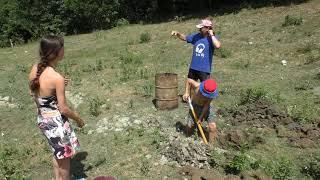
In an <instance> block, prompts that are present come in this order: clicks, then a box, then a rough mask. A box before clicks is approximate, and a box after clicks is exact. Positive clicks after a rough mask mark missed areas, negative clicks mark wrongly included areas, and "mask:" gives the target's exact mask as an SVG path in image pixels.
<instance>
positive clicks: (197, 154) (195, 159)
mask: <svg viewBox="0 0 320 180" xmlns="http://www.w3.org/2000/svg"><path fill="white" fill-rule="evenodd" d="M162 155H163V156H164V157H165V158H166V159H167V161H168V162H169V163H170V164H176V165H178V166H188V165H189V166H193V167H197V168H206V169H209V168H210V164H209V160H210V149H209V146H207V145H205V144H203V143H202V141H201V140H199V141H198V140H197V141H195V140H193V139H191V138H179V136H176V137H170V138H169V142H168V144H167V146H166V148H165V149H164V150H163V152H162Z"/></svg>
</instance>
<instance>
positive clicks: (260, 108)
mask: <svg viewBox="0 0 320 180" xmlns="http://www.w3.org/2000/svg"><path fill="white" fill-rule="evenodd" d="M218 114H220V115H222V116H225V117H227V122H228V123H230V124H231V125H232V127H231V128H230V129H227V130H224V131H222V132H220V135H219V139H218V140H219V142H220V144H222V145H230V144H231V145H234V146H236V147H242V146H243V145H250V146H252V145H255V144H257V143H264V140H263V137H262V134H264V133H266V132H268V133H276V134H277V136H278V137H279V138H287V140H288V143H289V144H290V145H291V146H294V147H300V148H309V147H314V146H315V144H316V141H318V139H319V137H320V128H319V127H320V125H319V124H316V123H314V124H300V123H297V122H295V121H294V119H293V118H292V117H290V116H289V115H288V114H286V113H284V112H282V111H280V110H279V108H278V107H277V106H275V105H274V104H271V103H269V102H265V101H257V102H255V103H252V104H246V105H242V106H239V107H238V108H236V109H220V110H218ZM248 129H251V130H252V129H255V130H254V131H251V132H250V131H249V130H248Z"/></svg>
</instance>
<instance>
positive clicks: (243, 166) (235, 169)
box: [226, 153, 257, 174]
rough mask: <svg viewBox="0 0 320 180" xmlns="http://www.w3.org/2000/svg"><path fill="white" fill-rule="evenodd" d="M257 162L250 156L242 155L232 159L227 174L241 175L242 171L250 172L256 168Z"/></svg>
mask: <svg viewBox="0 0 320 180" xmlns="http://www.w3.org/2000/svg"><path fill="white" fill-rule="evenodd" d="M256 166H257V165H256V161H254V160H253V159H252V158H251V157H250V156H249V155H247V154H245V153H240V154H238V155H236V156H234V158H233V159H232V161H231V162H230V163H229V164H228V165H227V167H226V172H227V173H231V174H239V173H240V172H242V171H245V170H250V169H252V167H254V168H256Z"/></svg>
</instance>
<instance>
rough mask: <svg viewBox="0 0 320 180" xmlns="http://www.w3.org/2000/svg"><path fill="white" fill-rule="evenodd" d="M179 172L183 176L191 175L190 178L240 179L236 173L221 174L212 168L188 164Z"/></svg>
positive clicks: (207, 179)
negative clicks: (199, 167)
mask: <svg viewBox="0 0 320 180" xmlns="http://www.w3.org/2000/svg"><path fill="white" fill-rule="evenodd" d="M180 173H181V174H182V175H183V176H187V177H191V179H192V180H202V179H206V180H240V177H239V176H236V175H227V176H225V175H221V174H219V173H218V172H215V171H213V170H204V169H197V168H194V167H190V166H185V167H183V168H181V170H180Z"/></svg>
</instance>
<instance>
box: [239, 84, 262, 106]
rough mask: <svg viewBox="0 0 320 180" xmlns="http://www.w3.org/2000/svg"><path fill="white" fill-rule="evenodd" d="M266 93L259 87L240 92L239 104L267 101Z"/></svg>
mask: <svg viewBox="0 0 320 180" xmlns="http://www.w3.org/2000/svg"><path fill="white" fill-rule="evenodd" d="M267 94H268V93H267V91H266V90H265V89H263V88H261V87H259V88H249V89H246V90H245V91H242V92H241V94H240V96H241V99H240V104H241V105H243V104H248V103H253V102H256V101H259V100H265V99H267Z"/></svg>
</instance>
